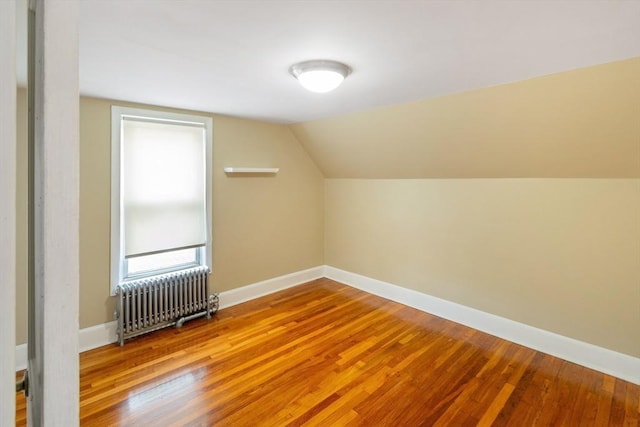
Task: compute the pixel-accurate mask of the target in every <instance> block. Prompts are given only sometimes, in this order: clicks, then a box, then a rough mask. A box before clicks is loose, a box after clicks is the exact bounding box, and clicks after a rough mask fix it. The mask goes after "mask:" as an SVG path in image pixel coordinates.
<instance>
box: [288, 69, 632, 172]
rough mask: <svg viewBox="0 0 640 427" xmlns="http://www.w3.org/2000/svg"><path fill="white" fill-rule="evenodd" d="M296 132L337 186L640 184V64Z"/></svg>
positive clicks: (303, 126)
mask: <svg viewBox="0 0 640 427" xmlns="http://www.w3.org/2000/svg"><path fill="white" fill-rule="evenodd" d="M291 129H292V130H293V132H294V134H295V135H296V136H297V138H298V140H299V141H300V142H301V143H302V144H303V145H304V147H305V148H306V149H307V151H308V152H309V153H310V154H311V156H312V157H313V158H314V159H315V161H316V162H317V164H318V165H319V167H320V169H321V170H322V171H323V173H324V174H325V177H327V178H513V177H551V178H640V57H638V58H633V59H629V60H625V61H618V62H613V63H609V64H603V65H598V66H594V67H588V68H583V69H579V70H573V71H568V72H563V73H558V74H554V75H549V76H544V77H538V78H534V79H530V80H525V81H521V82H516V83H510V84H504V85H499V86H494V87H489V88H483V89H478V90H473V91H468V92H464V93H459V94H454V95H448V96H443V97H437V98H430V99H426V100H422V101H418V102H414V103H408V104H402V105H396V106H390V107H384V108H377V109H373V110H369V111H365V112H358V113H352V114H346V115H342V116H340V117H335V118H327V119H321V120H315V121H309V122H305V123H299V124H295V125H291Z"/></svg>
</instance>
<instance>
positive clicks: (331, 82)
mask: <svg viewBox="0 0 640 427" xmlns="http://www.w3.org/2000/svg"><path fill="white" fill-rule="evenodd" d="M289 72H290V73H291V75H293V76H294V77H295V78H296V79H298V82H300V84H301V85H302V87H304V88H305V89H307V90H309V91H311V92H316V93H325V92H330V91H332V90H334V89H335V88H337V87H338V86H340V84H341V83H342V81H343V80H344V79H345V78H346V77H347V76H348V75H349V73H351V69H350V68H349V67H348V66H346V65H345V64H342V63H340V62H336V61H326V60H317V61H306V62H300V63H298V64H295V65H292V66H291V68H290V69H289Z"/></svg>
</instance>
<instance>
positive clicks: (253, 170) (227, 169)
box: [224, 166, 280, 174]
mask: <svg viewBox="0 0 640 427" xmlns="http://www.w3.org/2000/svg"><path fill="white" fill-rule="evenodd" d="M279 170H280V168H236V167H230V166H227V167H225V168H224V171H225V173H244V174H247V173H253V174H256V173H258V174H259V173H278V171H279Z"/></svg>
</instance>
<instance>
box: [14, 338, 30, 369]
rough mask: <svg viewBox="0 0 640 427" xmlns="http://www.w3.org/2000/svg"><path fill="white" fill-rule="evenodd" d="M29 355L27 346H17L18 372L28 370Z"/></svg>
mask: <svg viewBox="0 0 640 427" xmlns="http://www.w3.org/2000/svg"><path fill="white" fill-rule="evenodd" d="M28 357H29V354H28V353H27V345H26V344H19V345H17V346H16V372H18V371H22V370H23V369H27V358H28Z"/></svg>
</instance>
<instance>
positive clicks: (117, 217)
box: [110, 105, 213, 295]
mask: <svg viewBox="0 0 640 427" xmlns="http://www.w3.org/2000/svg"><path fill="white" fill-rule="evenodd" d="M123 117H141V118H145V119H149V120H160V121H162V120H165V121H177V122H191V123H198V124H199V125H202V126H204V129H205V153H206V168H205V179H206V199H207V200H206V238H207V241H206V244H205V246H204V247H201V248H198V249H197V254H196V258H197V264H189V265H187V266H176V267H175V268H169V269H161V270H152V271H148V272H143V273H138V274H132V275H131V276H129V277H127V276H126V275H125V272H126V271H127V260H126V259H125V257H124V253H125V252H124V229H123V228H122V227H121V224H122V218H123V214H124V209H123V204H122V194H121V191H120V181H121V167H120V166H121V159H120V152H121V147H122V120H123ZM212 141H213V119H212V118H211V117H207V116H197V115H192V114H182V113H173V112H167V111H158V110H149V109H142V108H131V107H121V106H117V105H112V106H111V280H110V287H111V295H116V293H117V289H118V286H119V285H120V284H121V283H124V282H126V281H129V280H135V279H139V278H141V277H151V276H155V275H159V274H163V273H167V272H169V271H176V270H181V269H185V268H191V267H193V266H196V265H203V266H208V267H209V269H211V267H212V260H213V256H212V187H213V181H212V161H213V142H212Z"/></svg>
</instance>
